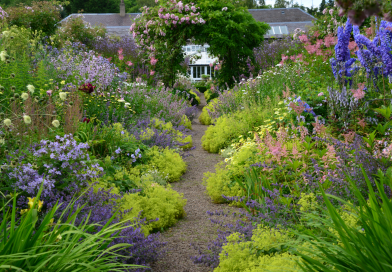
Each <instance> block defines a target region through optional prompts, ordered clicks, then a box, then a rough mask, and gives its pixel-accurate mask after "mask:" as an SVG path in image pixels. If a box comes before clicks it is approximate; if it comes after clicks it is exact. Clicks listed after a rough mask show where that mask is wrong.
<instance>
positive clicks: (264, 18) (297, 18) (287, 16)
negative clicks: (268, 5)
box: [248, 8, 316, 23]
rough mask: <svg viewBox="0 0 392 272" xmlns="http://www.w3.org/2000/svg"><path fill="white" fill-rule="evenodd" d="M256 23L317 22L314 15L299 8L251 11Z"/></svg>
mask: <svg viewBox="0 0 392 272" xmlns="http://www.w3.org/2000/svg"><path fill="white" fill-rule="evenodd" d="M248 11H249V13H250V14H252V15H253V18H255V20H256V21H260V22H266V23H278V22H310V21H312V20H316V18H314V17H313V16H312V15H310V14H308V13H306V12H305V11H303V10H302V9H299V8H277V9H249V10H248Z"/></svg>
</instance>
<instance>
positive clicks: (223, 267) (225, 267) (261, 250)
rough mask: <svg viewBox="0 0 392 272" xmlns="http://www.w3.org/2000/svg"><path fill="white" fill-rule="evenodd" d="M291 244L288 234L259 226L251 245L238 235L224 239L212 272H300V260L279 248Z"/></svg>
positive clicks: (284, 249)
mask: <svg viewBox="0 0 392 272" xmlns="http://www.w3.org/2000/svg"><path fill="white" fill-rule="evenodd" d="M290 240H291V238H290V236H289V235H288V233H287V231H285V230H278V229H269V228H267V227H263V226H262V225H259V226H258V227H257V228H256V229H255V230H253V236H252V238H251V240H250V241H243V238H241V236H240V234H239V233H233V234H231V235H230V236H229V237H227V244H226V245H224V246H223V250H222V252H221V253H220V255H219V256H220V263H219V266H218V267H217V268H215V269H214V272H225V271H238V272H240V271H247V272H261V271H276V272H278V271H298V272H299V271H302V269H300V267H299V265H298V264H297V262H298V261H299V260H300V257H298V256H295V255H292V254H290V253H289V252H288V251H287V249H288V247H285V246H284V245H282V244H283V243H285V242H286V243H287V242H289V241H290Z"/></svg>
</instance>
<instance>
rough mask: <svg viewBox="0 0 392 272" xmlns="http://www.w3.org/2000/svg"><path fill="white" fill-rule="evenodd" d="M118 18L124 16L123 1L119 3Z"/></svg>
mask: <svg viewBox="0 0 392 272" xmlns="http://www.w3.org/2000/svg"><path fill="white" fill-rule="evenodd" d="M120 16H121V17H124V16H125V4H124V0H121V3H120Z"/></svg>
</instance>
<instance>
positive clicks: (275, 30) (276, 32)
mask: <svg viewBox="0 0 392 272" xmlns="http://www.w3.org/2000/svg"><path fill="white" fill-rule="evenodd" d="M272 29H273V30H274V33H275V34H282V33H281V32H280V27H279V26H273V27H272Z"/></svg>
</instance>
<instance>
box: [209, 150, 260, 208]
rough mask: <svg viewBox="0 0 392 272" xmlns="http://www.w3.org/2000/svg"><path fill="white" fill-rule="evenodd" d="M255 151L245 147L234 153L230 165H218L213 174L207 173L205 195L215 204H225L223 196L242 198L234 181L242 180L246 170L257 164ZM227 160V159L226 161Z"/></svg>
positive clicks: (241, 193)
mask: <svg viewBox="0 0 392 272" xmlns="http://www.w3.org/2000/svg"><path fill="white" fill-rule="evenodd" d="M256 153H257V149H256V147H255V146H254V145H253V146H245V147H244V148H241V149H240V151H239V152H236V153H235V155H234V156H233V157H232V159H231V163H230V164H228V165H226V166H225V165H224V163H223V162H222V163H220V164H218V165H216V167H215V173H211V172H207V173H205V175H204V179H203V182H204V184H205V185H206V189H207V193H208V195H209V196H210V197H211V200H212V201H213V202H215V203H222V202H226V201H227V200H226V199H225V198H223V197H222V195H224V196H242V195H243V192H242V190H241V188H240V186H239V185H238V184H237V183H236V181H235V179H236V178H239V179H243V173H244V171H245V169H246V168H248V167H249V166H250V165H252V164H254V163H255V162H257V160H258V157H257V156H256ZM226 160H227V159H226Z"/></svg>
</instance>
